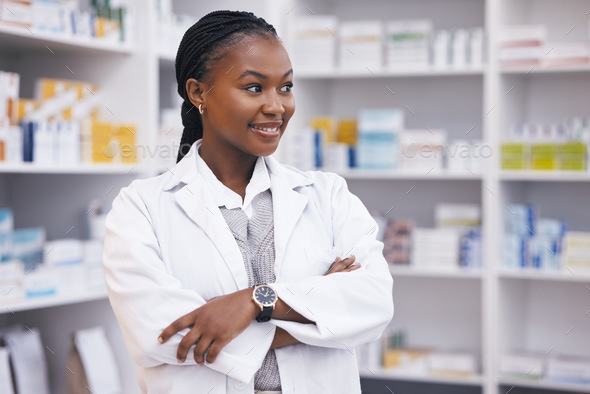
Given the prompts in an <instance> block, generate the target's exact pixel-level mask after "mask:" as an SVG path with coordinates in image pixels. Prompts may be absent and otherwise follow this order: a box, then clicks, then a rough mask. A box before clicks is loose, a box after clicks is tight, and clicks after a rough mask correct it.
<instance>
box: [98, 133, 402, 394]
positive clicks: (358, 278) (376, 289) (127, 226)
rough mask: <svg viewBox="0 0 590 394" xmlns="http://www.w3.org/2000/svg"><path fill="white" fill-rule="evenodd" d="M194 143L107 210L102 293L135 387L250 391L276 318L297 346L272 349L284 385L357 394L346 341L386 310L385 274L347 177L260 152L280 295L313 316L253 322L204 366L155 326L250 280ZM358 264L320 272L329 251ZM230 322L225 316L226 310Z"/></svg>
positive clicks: (356, 340)
mask: <svg viewBox="0 0 590 394" xmlns="http://www.w3.org/2000/svg"><path fill="white" fill-rule="evenodd" d="M198 146H199V142H197V143H196V144H194V145H193V147H192V148H191V150H190V152H189V153H188V155H187V156H186V157H185V158H184V159H183V160H182V161H181V162H180V163H179V164H178V165H176V167H174V168H173V169H172V170H171V171H169V172H167V173H165V174H163V175H160V176H158V177H155V178H151V179H146V180H137V181H134V182H133V183H132V184H131V185H130V186H129V187H126V188H123V189H122V190H121V192H120V193H119V195H118V196H117V198H116V199H115V201H114V202H113V209H112V211H111V212H110V213H109V215H108V218H107V221H106V227H107V233H106V238H105V244H104V256H103V257H104V268H105V274H106V281H107V287H108V293H109V298H110V301H111V304H112V306H113V309H114V311H115V314H116V316H117V319H118V321H119V324H120V326H121V329H122V331H123V335H124V338H125V341H126V344H127V347H128V349H129V352H130V353H131V355H132V357H133V359H134V360H135V362H136V363H137V364H138V366H139V374H138V379H139V382H140V385H141V387H142V391H143V392H144V393H154V394H164V393H166V394H170V393H173V394H189V393H190V394H196V393H203V394H225V393H233V394H242V393H253V391H254V383H253V377H254V374H255V372H256V371H257V370H258V369H259V368H260V365H261V363H262V361H263V359H264V356H265V355H266V353H267V351H268V349H269V347H270V344H271V342H272V339H273V336H274V331H275V326H279V327H282V328H283V329H285V330H287V331H288V332H289V333H290V334H291V335H293V336H294V337H295V338H297V339H298V340H299V341H301V342H302V343H301V344H297V345H292V346H286V347H284V348H280V349H277V350H276V356H277V360H278V364H279V370H280V375H281V382H282V390H283V393H284V394H295V393H296V394H304V393H309V394H315V393H323V394H329V393H334V394H342V393H360V385H359V373H358V367H357V362H356V358H355V355H354V347H355V346H357V345H359V344H362V343H366V342H369V341H373V340H375V339H377V338H379V336H380V335H381V333H382V331H383V329H384V328H385V326H386V325H387V323H388V322H389V321H390V320H391V318H392V314H393V301H392V283H393V281H392V278H391V275H390V274H389V271H388V268H387V263H386V262H385V259H384V258H383V255H382V247H383V245H382V243H381V242H379V241H377V240H376V239H375V235H376V234H377V224H376V223H375V221H374V220H373V219H372V218H371V216H370V215H369V213H368V212H367V210H366V208H365V207H364V206H363V204H362V203H361V202H360V200H359V199H358V198H357V197H356V196H354V195H353V194H351V193H350V192H349V191H348V189H347V186H346V183H345V181H344V180H343V179H342V178H341V177H339V176H337V175H334V174H330V173H322V172H302V171H299V170H297V169H294V168H292V167H288V166H283V165H281V164H279V163H278V162H277V161H276V160H275V159H273V158H272V157H266V158H265V161H266V164H267V167H268V171H269V174H270V177H271V192H272V197H273V209H274V225H275V249H276V264H275V275H276V278H277V279H276V283H275V284H274V285H273V287H274V288H275V289H276V291H277V293H278V295H279V297H280V298H281V299H282V300H283V301H285V302H286V303H287V304H288V305H289V306H291V307H292V308H293V309H294V310H295V311H297V312H299V313H300V314H301V315H303V316H305V317H306V318H308V319H310V320H313V321H315V323H316V324H315V325H314V324H300V323H293V322H287V321H280V320H271V321H270V322H268V323H257V322H253V323H252V324H251V325H250V326H249V327H248V328H247V329H246V330H245V331H244V332H243V333H242V334H241V335H240V336H238V337H237V338H236V339H234V340H233V341H232V342H231V343H230V344H228V345H227V346H226V347H225V348H224V349H223V351H222V352H221V354H220V355H219V357H218V358H217V360H216V361H215V362H214V363H212V364H206V365H205V366H197V365H196V363H195V361H194V360H193V359H192V349H191V351H190V352H189V354H188V356H187V359H186V361H185V363H184V364H183V365H178V363H177V361H176V349H177V347H178V344H179V342H180V340H181V339H182V336H183V335H184V334H185V333H186V332H187V330H184V331H182V332H180V333H179V334H177V335H175V336H174V337H173V338H171V339H170V340H169V341H168V342H167V343H166V344H163V345H161V344H159V343H158V342H157V338H158V336H159V334H160V333H161V332H162V330H163V329H164V328H166V327H167V326H168V325H169V324H170V323H172V322H173V321H174V320H176V319H177V318H179V317H180V316H182V315H185V314H186V313H188V312H190V311H192V310H194V309H196V308H198V307H199V306H200V305H203V304H204V303H205V300H208V299H210V298H212V297H215V296H219V295H223V294H228V293H232V292H235V291H237V290H240V289H244V288H246V287H248V278H247V275H246V270H245V268H244V262H243V259H242V254H241V253H240V249H239V247H238V245H237V243H236V241H235V239H234V237H233V235H232V233H231V232H230V230H229V229H228V227H227V226H226V222H225V220H224V218H223V216H222V214H221V212H220V210H219V208H218V207H217V206H216V205H215V204H214V202H213V199H212V197H211V195H210V193H209V192H208V190H207V189H206V187H204V186H203V185H204V181H203V178H202V174H200V173H199V171H198V169H197V165H196V158H195V155H196V154H198V153H197V148H198ZM347 252H348V254H354V255H355V256H356V259H357V261H358V262H360V263H361V265H362V268H360V269H359V270H356V271H353V272H350V273H336V274H332V275H329V276H324V273H325V272H326V271H327V270H328V268H329V266H330V264H331V263H332V262H333V261H334V259H335V258H336V257H337V256H341V257H342V256H343V255H344V254H345V253H347ZM227 318H228V319H231V316H228V317H227Z"/></svg>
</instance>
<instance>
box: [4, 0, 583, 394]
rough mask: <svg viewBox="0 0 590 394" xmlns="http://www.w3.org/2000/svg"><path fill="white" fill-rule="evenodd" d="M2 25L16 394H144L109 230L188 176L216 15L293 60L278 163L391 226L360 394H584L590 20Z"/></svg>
mask: <svg viewBox="0 0 590 394" xmlns="http://www.w3.org/2000/svg"><path fill="white" fill-rule="evenodd" d="M0 5H1V9H0V70H1V71H0V261H1V264H0V338H1V340H0V393H7V394H10V393H64V392H69V393H79V392H83V391H84V390H86V389H88V390H91V391H92V392H94V393H117V392H119V393H130V394H133V393H139V388H138V387H137V384H136V374H135V367H134V364H133V362H132V360H131V358H130V356H129V355H128V353H127V351H126V348H125V345H124V343H123V340H122V335H121V332H120V329H119V328H118V325H117V323H116V321H115V318H114V315H113V313H112V310H111V308H110V305H109V303H108V300H107V298H106V291H105V288H104V279H103V274H102V267H101V249H102V238H103V236H104V217H105V215H106V213H108V211H109V209H110V205H111V202H112V200H113V198H114V197H115V196H116V195H117V194H118V192H119V190H120V188H121V187H123V186H126V185H128V184H129V183H130V182H131V181H132V180H133V179H136V178H145V177H150V176H154V175H157V174H160V173H163V172H166V171H171V170H172V169H173V166H174V164H175V161H176V154H177V151H178V146H179V142H180V136H181V134H182V122H181V118H180V105H181V99H180V97H179V96H178V94H177V93H176V79H175V72H174V59H175V56H176V50H177V47H178V44H179V42H180V39H181V38H182V35H183V33H184V32H185V31H186V29H187V28H188V27H190V26H191V25H192V24H193V23H195V22H196V21H197V20H198V19H199V18H200V17H202V16H203V15H205V14H207V13H208V12H210V11H214V10H217V9H232V10H247V11H252V12H254V13H255V14H256V15H258V16H261V17H264V18H265V19H267V21H269V22H270V23H272V24H273V25H274V26H275V27H276V29H277V31H278V33H279V36H280V37H281V39H282V41H283V43H284V45H285V47H286V48H287V50H288V52H289V54H290V56H291V60H292V63H293V69H294V85H295V87H294V89H293V93H294V95H295V98H296V102H297V111H296V113H295V116H294V117H293V119H292V120H291V123H290V124H289V127H288V130H287V132H286V134H285V135H284V137H283V141H282V142H281V146H280V148H279V151H277V153H276V154H275V156H276V157H277V158H278V159H279V160H280V161H282V162H284V163H286V164H290V165H294V166H296V167H298V168H301V169H303V170H322V171H331V172H335V173H338V174H340V175H341V176H343V177H344V178H345V179H346V180H347V182H348V185H349V188H350V190H351V191H352V192H353V193H355V194H356V195H358V196H359V197H360V198H361V200H362V201H363V202H364V203H365V205H366V206H367V208H368V209H369V211H370V212H371V214H372V215H373V216H374V218H375V219H376V220H377V222H378V223H379V227H380V235H379V236H380V237H381V239H382V241H383V242H384V254H385V258H386V260H387V261H388V263H389V266H390V271H391V275H392V276H393V278H394V281H395V284H394V292H393V295H392V296H393V297H394V301H395V316H394V319H393V321H392V322H391V324H390V326H389V327H388V328H387V330H386V331H385V333H384V335H383V338H382V340H380V341H377V342H375V343H371V344H367V345H366V346H362V347H360V348H358V349H356V354H357V358H358V362H359V371H360V374H361V379H362V387H363V392H365V393H370V394H388V393H393V392H395V393H433V392H435V393H485V394H497V393H502V394H507V393H508V392H510V393H512V394H516V393H535V394H536V393H539V394H541V393H574V392H590V341H589V340H588V336H589V335H588V334H589V333H590V210H589V209H588V199H589V197H590V173H589V171H588V148H589V144H590V123H589V119H590V110H589V109H588V102H589V99H590V46H589V42H590V1H589V0H563V1H560V2H557V1H554V0H414V1H407V0H365V1H362V2H361V1H356V0H321V1H320V0H307V1H305V2H303V1H299V0H249V1H245V0H241V1H237V0H235V1H232V0H219V1H216V2H204V1H189V0H148V1H139V0H119V1H115V0H110V1H109V0H92V1H88V0H61V1H60V0H18V1H17V0H8V1H0ZM584 338H586V339H584ZM105 366H109V367H105ZM84 392H85V391H84Z"/></svg>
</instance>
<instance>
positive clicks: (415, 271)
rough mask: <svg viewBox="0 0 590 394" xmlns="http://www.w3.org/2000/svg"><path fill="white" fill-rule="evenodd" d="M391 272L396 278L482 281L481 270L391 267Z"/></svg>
mask: <svg viewBox="0 0 590 394" xmlns="http://www.w3.org/2000/svg"><path fill="white" fill-rule="evenodd" d="M389 272H391V275H392V276H393V277H394V278H396V277H410V278H448V279H482V278H483V272H482V270H481V269H475V268H471V269H467V268H460V267H457V268H447V269H441V268H416V267H411V266H399V265H398V266H394V265H390V266H389Z"/></svg>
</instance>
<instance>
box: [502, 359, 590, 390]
mask: <svg viewBox="0 0 590 394" xmlns="http://www.w3.org/2000/svg"><path fill="white" fill-rule="evenodd" d="M500 374H501V375H502V376H503V377H506V378H518V379H527V380H544V381H547V382H555V383H566V384H584V385H587V384H590V359H589V358H587V357H575V356H569V355H555V356H547V355H546V354H534V353H514V354H505V355H503V356H502V357H501V358H500Z"/></svg>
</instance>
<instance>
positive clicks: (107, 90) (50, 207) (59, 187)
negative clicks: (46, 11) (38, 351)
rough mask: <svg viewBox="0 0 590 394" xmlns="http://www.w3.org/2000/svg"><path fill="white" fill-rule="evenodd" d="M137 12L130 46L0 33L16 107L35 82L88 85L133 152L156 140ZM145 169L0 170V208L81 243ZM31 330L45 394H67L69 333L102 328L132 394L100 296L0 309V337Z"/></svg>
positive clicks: (148, 56)
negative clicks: (98, 211)
mask: <svg viewBox="0 0 590 394" xmlns="http://www.w3.org/2000/svg"><path fill="white" fill-rule="evenodd" d="M141 5H142V6H141V7H140V2H135V11H136V15H137V23H136V28H137V31H136V33H137V34H135V37H136V38H137V41H136V43H135V44H134V45H133V46H126V45H117V44H115V43H107V42H102V41H100V40H80V39H75V38H71V37H65V36H61V35H56V34H44V33H39V32H36V31H30V30H29V29H26V28H25V29H23V28H18V27H7V26H4V25H1V26H0V51H1V52H2V56H0V70H5V71H13V72H17V73H19V74H20V76H21V87H20V97H24V98H27V97H33V91H34V82H35V81H36V80H37V79H38V78H60V79H71V80H79V81H88V82H93V83H96V84H97V85H99V86H100V88H101V89H102V91H103V93H104V101H103V102H101V108H100V112H101V118H103V119H107V120H110V121H114V122H120V123H123V122H129V123H133V124H135V125H137V130H138V134H137V143H138V144H143V145H145V144H147V143H150V142H151V141H152V140H151V139H152V138H154V136H155V133H156V130H157V121H158V117H157V102H158V100H157V69H156V64H157V59H156V58H155V57H154V56H153V55H152V50H151V49H150V45H151V41H150V38H149V34H148V33H149V32H150V31H151V21H152V20H153V13H154V7H143V4H141ZM149 165H150V162H149V160H143V161H140V162H139V163H138V164H136V165H135V164H134V165H89V164H81V165H77V166H58V165H51V166H41V165H34V164H29V163H23V164H12V165H7V164H5V163H0V206H2V207H5V206H7V207H11V208H12V209H13V211H14V219H15V228H25V227H33V226H43V227H45V229H46V232H47V238H48V239H49V240H53V239H61V238H68V237H72V238H81V239H85V238H86V237H87V230H86V228H85V222H84V214H85V212H87V210H88V204H89V202H90V201H91V200H93V199H101V200H104V201H105V203H106V204H107V207H108V204H110V201H112V199H113V198H114V197H115V196H116V195H117V193H118V192H119V189H120V188H121V187H123V186H126V185H128V184H129V183H130V182H131V181H132V180H133V179H134V178H137V177H143V176H148V175H150V174H152V173H153V172H152V171H151V169H150V167H149ZM13 324H20V325H23V326H26V327H29V328H33V327H38V328H39V330H40V333H41V338H42V341H43V344H44V345H45V349H46V352H45V356H46V360H47V365H48V368H49V375H50V383H51V392H52V393H64V392H66V391H67V390H66V372H67V369H66V359H67V354H68V352H69V350H70V347H71V344H72V339H71V338H72V333H73V332H74V331H75V330H78V329H83V328H89V327H94V326H98V325H101V326H103V327H104V328H105V331H106V333H107V336H108V338H109V340H110V342H111V344H112V348H113V350H114V352H115V357H116V360H117V364H118V369H119V371H120V373H121V376H122V378H123V379H122V383H123V392H125V393H130V394H134V393H139V388H138V387H137V384H136V379H135V375H136V373H135V365H134V363H133V361H132V360H131V357H130V356H129V354H128V353H127V351H126V348H125V345H124V343H123V338H122V335H121V332H120V329H119V327H118V325H117V322H116V320H115V317H114V314H113V312H112V310H111V307H110V304H109V302H108V300H107V297H106V290H105V289H104V288H98V289H96V288H95V289H88V290H87V291H85V292H82V293H70V294H61V295H60V294H57V295H54V296H48V297H44V298H34V299H12V300H9V299H7V300H3V301H0V327H3V326H8V325H13Z"/></svg>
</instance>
